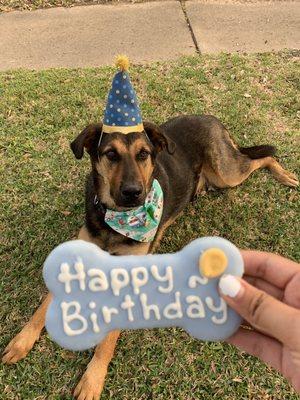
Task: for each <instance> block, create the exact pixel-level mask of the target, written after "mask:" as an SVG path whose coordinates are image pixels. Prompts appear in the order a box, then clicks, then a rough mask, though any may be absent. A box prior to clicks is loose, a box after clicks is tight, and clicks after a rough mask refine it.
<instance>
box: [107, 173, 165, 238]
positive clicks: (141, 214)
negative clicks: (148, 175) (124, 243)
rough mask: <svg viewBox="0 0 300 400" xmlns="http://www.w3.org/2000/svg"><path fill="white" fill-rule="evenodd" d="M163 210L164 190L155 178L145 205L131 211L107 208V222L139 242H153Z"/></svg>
mask: <svg viewBox="0 0 300 400" xmlns="http://www.w3.org/2000/svg"><path fill="white" fill-rule="evenodd" d="M162 212H163V191H162V188H161V186H160V184H159V182H158V181H157V180H156V179H154V181H153V184H152V187H151V190H150V192H149V193H148V195H147V197H146V200H145V203H144V205H142V206H140V207H138V208H134V209H133V210H130V211H114V210H106V213H105V218H104V219H105V222H106V223H107V224H108V225H109V226H110V227H111V228H112V229H113V230H115V231H116V232H118V233H121V235H124V236H127V237H129V238H131V239H134V240H137V241H138V242H151V241H152V240H153V239H154V236H155V234H156V232H157V228H158V225H159V222H160V219H161V216H162Z"/></svg>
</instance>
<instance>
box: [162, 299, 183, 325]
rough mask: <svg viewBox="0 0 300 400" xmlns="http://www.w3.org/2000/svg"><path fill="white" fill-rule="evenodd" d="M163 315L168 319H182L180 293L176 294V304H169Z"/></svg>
mask: <svg viewBox="0 0 300 400" xmlns="http://www.w3.org/2000/svg"><path fill="white" fill-rule="evenodd" d="M163 315H164V317H165V318H167V319H175V318H182V317H183V314H182V308H181V302H180V292H175V302H174V303H170V304H168V305H167V306H166V307H165V308H164V311H163Z"/></svg>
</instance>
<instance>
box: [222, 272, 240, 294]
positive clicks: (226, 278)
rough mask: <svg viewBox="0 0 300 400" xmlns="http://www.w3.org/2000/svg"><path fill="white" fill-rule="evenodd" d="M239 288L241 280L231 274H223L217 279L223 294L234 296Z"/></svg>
mask: <svg viewBox="0 0 300 400" xmlns="http://www.w3.org/2000/svg"><path fill="white" fill-rule="evenodd" d="M241 288H242V285H241V282H240V281H239V280H238V279H237V278H236V277H235V276H232V275H223V276H222V278H221V279H220V281H219V289H220V291H221V293H222V294H224V295H225V296H229V297H236V296H237V295H238V293H239V292H240V290H241Z"/></svg>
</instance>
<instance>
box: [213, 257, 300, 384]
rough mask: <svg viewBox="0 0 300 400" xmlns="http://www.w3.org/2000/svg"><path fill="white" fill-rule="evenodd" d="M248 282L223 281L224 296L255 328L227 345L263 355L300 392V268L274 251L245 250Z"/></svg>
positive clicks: (244, 329) (241, 332) (242, 330)
mask: <svg viewBox="0 0 300 400" xmlns="http://www.w3.org/2000/svg"><path fill="white" fill-rule="evenodd" d="M242 256H243V258H244V262H245V275H244V279H239V278H236V277H233V276H231V275H225V276H224V277H222V278H221V279H220V284H219V289H220V293H221V295H222V297H223V298H224V300H225V301H226V302H227V303H228V305H229V306H230V307H232V308H233V309H234V310H235V311H237V312H238V313H239V314H240V315H241V316H242V317H243V318H244V319H245V320H246V321H247V322H248V323H249V324H250V327H251V328H252V329H249V328H247V327H240V329H239V330H238V331H237V332H236V333H235V334H234V335H233V336H232V337H230V338H229V339H228V340H227V341H228V343H231V344H233V345H235V346H236V347H238V348H240V349H241V350H244V351H246V352H247V353H249V354H252V355H254V356H256V357H259V358H260V359H261V360H262V361H264V362H265V363H267V364H269V365H271V366H272V367H273V368H275V369H276V370H277V371H279V372H280V373H281V374H282V375H283V376H285V377H286V378H287V379H288V380H289V381H290V382H291V384H292V385H293V386H294V388H295V389H296V390H297V391H298V392H300V264H297V263H295V262H293V261H291V260H288V259H286V258H283V257H280V256H277V255H275V254H271V253H265V252H259V251H242Z"/></svg>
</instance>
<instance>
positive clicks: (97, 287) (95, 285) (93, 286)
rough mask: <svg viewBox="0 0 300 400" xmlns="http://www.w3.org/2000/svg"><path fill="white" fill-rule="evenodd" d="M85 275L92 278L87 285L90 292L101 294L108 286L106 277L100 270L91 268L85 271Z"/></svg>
mask: <svg viewBox="0 0 300 400" xmlns="http://www.w3.org/2000/svg"><path fill="white" fill-rule="evenodd" d="M87 274H88V276H90V277H92V279H91V280H90V281H89V284H88V286H89V289H90V290H91V291H92V292H101V291H104V290H107V289H108V287H109V285H108V282H107V278H106V275H105V273H104V272H103V271H101V269H97V268H91V269H89V270H88V271H87Z"/></svg>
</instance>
